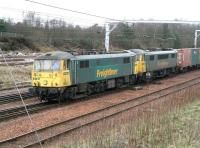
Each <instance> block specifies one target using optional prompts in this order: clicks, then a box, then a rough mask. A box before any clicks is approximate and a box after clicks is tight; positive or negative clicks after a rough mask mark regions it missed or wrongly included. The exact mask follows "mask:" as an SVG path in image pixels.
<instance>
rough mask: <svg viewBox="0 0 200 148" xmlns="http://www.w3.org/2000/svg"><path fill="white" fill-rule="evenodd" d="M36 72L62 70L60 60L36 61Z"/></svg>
mask: <svg viewBox="0 0 200 148" xmlns="http://www.w3.org/2000/svg"><path fill="white" fill-rule="evenodd" d="M34 70H37V71H52V70H53V71H55V70H60V60H35V61H34Z"/></svg>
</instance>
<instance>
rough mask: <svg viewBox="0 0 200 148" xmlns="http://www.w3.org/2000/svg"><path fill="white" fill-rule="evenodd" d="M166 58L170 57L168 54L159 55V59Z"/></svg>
mask: <svg viewBox="0 0 200 148" xmlns="http://www.w3.org/2000/svg"><path fill="white" fill-rule="evenodd" d="M164 59H168V54H161V55H158V60H164Z"/></svg>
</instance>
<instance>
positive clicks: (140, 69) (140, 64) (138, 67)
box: [134, 54, 146, 74]
mask: <svg viewBox="0 0 200 148" xmlns="http://www.w3.org/2000/svg"><path fill="white" fill-rule="evenodd" d="M144 72H146V63H145V55H144V54H137V55H136V60H135V70H134V73H135V74H142V73H144Z"/></svg>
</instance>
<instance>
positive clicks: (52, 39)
mask: <svg viewBox="0 0 200 148" xmlns="http://www.w3.org/2000/svg"><path fill="white" fill-rule="evenodd" d="M111 25H112V24H111ZM199 27H200V25H199V24H143V23H135V24H128V23H119V24H118V25H117V27H116V28H115V29H114V30H113V32H112V33H111V34H110V47H111V50H121V49H130V48H182V47H189V48H191V47H193V46H194V45H193V42H194V32H195V30H196V29H199ZM0 32H10V33H16V34H20V35H22V36H23V37H20V39H19V37H18V40H20V41H21V42H26V44H27V45H29V44H31V46H32V47H33V46H34V45H37V46H38V45H45V46H52V47H57V48H63V49H70V50H77V49H85V50H91V49H97V50H104V36H105V28H104V26H99V25H98V24H94V25H92V26H90V27H81V26H79V25H72V24H69V23H67V22H66V21H64V20H62V19H51V20H43V19H41V18H40V17H38V16H36V15H35V13H34V12H30V13H27V14H26V15H25V16H24V18H23V21H19V22H14V21H12V19H9V20H4V19H1V20H0ZM7 40H9V39H7ZM12 40H17V39H16V38H15V39H12ZM5 41H6V39H5V38H3V37H1V39H0V42H5ZM11 50H12V49H11Z"/></svg>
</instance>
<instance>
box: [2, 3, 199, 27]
mask: <svg viewBox="0 0 200 148" xmlns="http://www.w3.org/2000/svg"><path fill="white" fill-rule="evenodd" d="M33 1H37V2H40V3H45V4H50V5H54V6H58V7H62V8H66V9H71V10H77V11H81V12H86V13H90V14H94V15H99V16H104V17H108V18H113V19H118V20H133V19H145V20H148V19H154V20H174V19H181V20H191V21H192V20H195V21H200V15H199V9H200V7H199V6H200V5H199V4H200V1H199V0H123V1H122V0H33ZM27 11H34V12H39V13H37V15H38V16H40V17H42V18H43V19H44V20H45V19H52V18H57V19H63V20H65V21H66V22H69V23H72V24H74V25H76V24H79V25H82V26H87V25H90V24H95V23H97V24H99V25H103V24H104V23H105V21H106V19H99V18H95V17H89V16H85V15H80V14H76V13H72V12H68V11H63V10H58V9H54V8H49V7H45V6H41V5H37V4H33V3H30V2H27V1H25V0H1V3H0V18H14V20H15V21H20V20H22V17H23V14H25V13H23V12H27Z"/></svg>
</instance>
